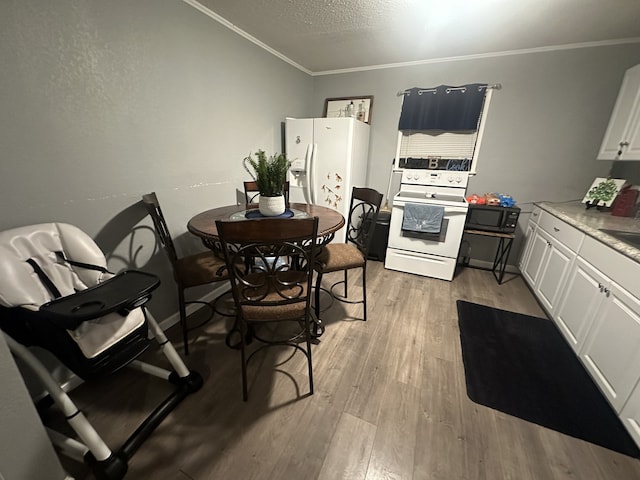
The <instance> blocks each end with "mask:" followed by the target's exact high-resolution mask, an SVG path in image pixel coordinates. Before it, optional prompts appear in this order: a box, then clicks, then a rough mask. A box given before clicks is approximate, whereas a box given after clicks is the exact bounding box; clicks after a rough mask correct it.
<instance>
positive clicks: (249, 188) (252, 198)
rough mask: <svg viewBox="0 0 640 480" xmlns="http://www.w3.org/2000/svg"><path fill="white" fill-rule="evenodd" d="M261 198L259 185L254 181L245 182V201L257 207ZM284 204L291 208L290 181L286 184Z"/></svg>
mask: <svg viewBox="0 0 640 480" xmlns="http://www.w3.org/2000/svg"><path fill="white" fill-rule="evenodd" d="M259 198H260V189H259V188H258V183H257V182H256V181H254V180H250V181H246V182H244V199H245V203H246V204H247V205H255V204H257V203H258V200H259ZM284 203H285V205H286V206H287V208H288V207H289V181H288V180H287V181H286V182H285V183H284Z"/></svg>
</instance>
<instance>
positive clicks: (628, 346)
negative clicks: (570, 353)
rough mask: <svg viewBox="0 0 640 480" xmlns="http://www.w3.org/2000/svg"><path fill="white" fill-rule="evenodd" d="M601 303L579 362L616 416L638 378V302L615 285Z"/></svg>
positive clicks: (639, 301) (609, 288) (639, 364)
mask: <svg viewBox="0 0 640 480" xmlns="http://www.w3.org/2000/svg"><path fill="white" fill-rule="evenodd" d="M601 297H602V301H601V303H600V305H599V307H598V310H597V311H596V314H595V320H594V323H593V327H592V328H591V331H590V332H589V335H588V337H587V339H586V341H585V344H584V347H583V348H582V351H581V353H580V358H581V360H582V362H583V363H584V366H585V367H586V369H587V370H588V371H589V373H591V376H592V377H593V379H594V380H595V382H596V383H597V384H598V386H599V387H600V390H602V393H604V395H605V396H606V397H607V399H608V400H609V402H610V403H611V405H613V407H614V408H615V409H616V411H617V412H620V411H621V410H622V407H623V405H624V404H625V402H626V401H627V398H628V397H629V395H630V393H631V390H632V389H633V387H634V386H635V384H636V382H637V381H638V378H640V300H638V299H637V298H635V297H634V296H633V295H630V294H629V292H627V291H626V290H624V289H623V288H621V287H620V286H619V285H618V284H616V283H615V282H610V283H609V284H606V285H604V288H603V292H602V295H601Z"/></svg>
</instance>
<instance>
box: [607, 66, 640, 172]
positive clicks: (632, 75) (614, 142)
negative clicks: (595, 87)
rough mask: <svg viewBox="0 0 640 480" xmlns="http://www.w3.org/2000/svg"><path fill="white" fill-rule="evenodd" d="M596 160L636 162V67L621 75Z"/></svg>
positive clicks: (639, 72)
mask: <svg viewBox="0 0 640 480" xmlns="http://www.w3.org/2000/svg"><path fill="white" fill-rule="evenodd" d="M598 160H640V65H636V66H635V67H633V68H630V69H629V70H627V72H626V73H625V75H624V79H623V80H622V86H621V87H620V92H619V93H618V99H617V100H616V104H615V107H613V113H612V114H611V118H610V119H609V126H608V127H607V131H606V133H605V134H604V139H603V140H602V146H601V147H600V152H599V153H598Z"/></svg>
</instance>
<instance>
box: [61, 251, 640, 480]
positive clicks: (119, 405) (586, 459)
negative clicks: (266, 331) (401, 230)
mask: <svg viewBox="0 0 640 480" xmlns="http://www.w3.org/2000/svg"><path fill="white" fill-rule="evenodd" d="M335 275H336V274H333V275H328V276H327V281H330V280H333V281H335V280H336V279H337V278H338V277H336V276H335ZM337 275H339V274H337ZM352 280H353V282H352V284H353V285H354V286H355V285H357V284H358V282H359V277H357V274H356V276H353V277H352ZM368 280H369V281H368V287H369V301H370V304H369V320H368V321H367V322H366V323H365V322H363V321H361V320H360V319H361V318H362V308H361V306H354V305H346V304H342V303H339V302H334V303H333V305H332V306H331V307H330V308H329V309H328V310H327V311H326V312H325V313H324V318H325V321H326V323H327V329H326V333H325V334H324V335H323V336H322V337H321V338H320V342H319V343H318V344H317V345H314V347H313V363H314V375H315V389H316V390H315V394H314V395H313V396H305V394H306V393H307V391H308V382H307V375H306V362H305V360H304V358H303V356H302V355H301V354H299V353H298V354H295V355H293V356H291V355H290V353H289V351H281V352H276V351H274V349H270V350H269V353H267V354H266V355H264V356H262V357H256V360H255V361H254V362H253V363H252V364H251V365H250V390H249V401H248V402H246V403H245V402H243V401H242V396H241V388H240V361H239V358H238V355H239V353H238V352H237V351H234V350H230V349H228V348H227V347H225V345H224V334H225V332H226V319H223V318H222V317H218V318H217V320H216V321H214V322H213V323H210V324H208V325H207V326H205V327H204V328H202V329H201V330H200V331H195V332H193V333H192V339H193V342H192V353H191V355H190V356H189V357H187V363H188V364H189V365H190V367H191V368H193V369H195V370H197V371H199V372H200V373H201V374H202V375H203V376H204V378H205V385H204V387H203V389H202V390H200V391H199V392H198V393H196V394H195V395H193V396H191V397H189V398H188V399H187V400H185V401H184V402H183V403H182V404H181V405H180V406H179V407H178V408H177V409H176V410H175V411H174V412H173V413H172V414H171V415H170V416H169V417H168V418H167V419H166V420H165V421H164V422H163V423H162V425H161V426H160V427H159V428H158V429H157V430H156V432H155V433H154V434H153V435H152V436H151V437H150V439H149V440H147V442H146V443H145V444H144V445H143V446H142V447H141V449H140V450H139V451H138V452H137V453H136V455H135V456H134V457H133V459H132V461H131V463H130V473H129V475H128V476H127V478H130V479H163V480H164V479H177V480H190V479H195V480H207V479H208V480H213V479H243V480H244V479H294V480H297V479H327V480H335V479H367V480H374V479H414V480H420V479H442V480H452V479H468V480H472V479H473V480H475V479H486V480H498V479H517V480H527V479H544V480H547V479H580V480H586V479H616V480H620V479H638V478H640V461H639V460H637V459H632V458H629V457H626V456H624V455H621V454H618V453H615V452H613V451H610V450H607V449H604V448H601V447H598V446H595V445H592V444H589V443H586V442H584V441H581V440H577V439H574V438H571V437H568V436H566V435H563V434H560V433H557V432H555V431H552V430H548V429H546V428H543V427H540V426H537V425H535V424H532V423H528V422H526V421H523V420H520V419H518V418H515V417H511V416H509V415H506V414H504V413H501V412H498V411H495V410H491V409H489V408H487V407H483V406H481V405H477V404H475V403H473V402H472V401H471V400H469V398H468V397H467V394H466V390H465V380H464V368H463V364H462V358H461V352H460V341H459V331H458V319H457V312H456V300H458V299H463V300H468V301H472V302H476V303H481V304H485V305H490V306H494V307H498V308H502V309H505V310H511V311H515V312H520V313H525V314H530V315H536V316H544V314H543V312H542V310H541V309H540V307H539V306H538V305H537V303H536V301H535V300H534V298H533V296H532V295H531V293H530V292H529V290H528V289H527V287H526V286H525V284H524V282H523V281H522V279H521V278H520V277H518V276H515V275H511V274H506V276H505V282H506V283H503V284H502V285H500V286H499V285H497V283H496V281H495V280H494V278H493V276H492V274H491V273H490V272H486V271H482V270H475V269H469V268H467V269H462V270H459V271H458V274H457V276H456V278H455V279H454V281H453V282H446V281H440V280H434V279H429V278H423V277H419V276H414V275H409V274H403V273H399V272H393V271H390V270H385V269H384V268H383V266H382V264H381V263H379V262H370V263H369V275H368ZM351 293H352V295H353V296H354V297H355V296H357V295H358V294H359V293H360V291H359V290H358V289H356V288H354V289H353V291H352V292H351ZM325 300H327V298H325ZM172 330H174V329H172ZM176 330H177V329H176ZM169 333H170V334H171V336H172V337H173V338H178V337H179V335H178V332H177V331H175V332H171V331H170V332H169ZM175 345H176V347H181V344H180V342H179V341H176V342H175ZM151 356H152V357H155V356H156V353H155V352H153V353H152V354H151ZM164 391H165V386H164V385H163V384H161V383H160V381H158V380H154V379H152V378H149V377H146V376H142V375H141V374H138V373H135V372H128V371H127V372H123V373H122V374H118V375H115V376H113V377H111V379H110V380H109V381H108V382H105V383H103V384H101V385H99V386H95V385H83V386H81V387H80V388H79V389H77V390H76V391H75V392H73V398H74V399H76V400H77V402H78V403H79V405H80V406H81V408H82V409H83V411H84V412H85V413H86V414H87V415H88V418H89V420H90V421H92V423H93V425H94V426H95V427H96V429H97V430H98V431H99V432H100V433H101V434H102V435H103V437H104V438H105V440H106V441H107V443H108V444H109V445H110V446H112V447H113V448H117V447H119V446H120V444H121V443H122V441H123V440H124V438H125V437H126V436H128V434H129V433H130V432H131V431H133V430H134V429H135V427H136V426H137V423H138V421H139V419H140V418H141V417H142V416H144V415H146V414H147V412H148V411H149V410H150V408H151V407H152V406H154V405H155V403H154V402H155V401H156V399H157V398H158V394H161V393H163V392H164ZM64 466H65V467H66V468H67V470H68V471H69V472H70V473H71V474H73V475H74V476H75V477H76V478H78V479H85V478H92V477H91V476H90V475H89V474H88V473H87V470H86V469H85V467H84V466H82V465H79V464H76V463H74V462H70V461H64Z"/></svg>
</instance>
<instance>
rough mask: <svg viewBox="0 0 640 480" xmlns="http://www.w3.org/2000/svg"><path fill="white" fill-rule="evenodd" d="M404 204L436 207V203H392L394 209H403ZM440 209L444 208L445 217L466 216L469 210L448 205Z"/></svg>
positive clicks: (402, 201)
mask: <svg viewBox="0 0 640 480" xmlns="http://www.w3.org/2000/svg"><path fill="white" fill-rule="evenodd" d="M406 203H424V204H425V205H438V204H437V203H427V202H415V201H414V202H411V201H405V200H401V199H395V200H394V201H393V206H394V207H398V208H404V205H405V204H406ZM442 207H444V214H445V216H447V215H455V214H461V215H466V214H467V211H468V210H469V209H468V208H467V207H453V206H450V205H442Z"/></svg>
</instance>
